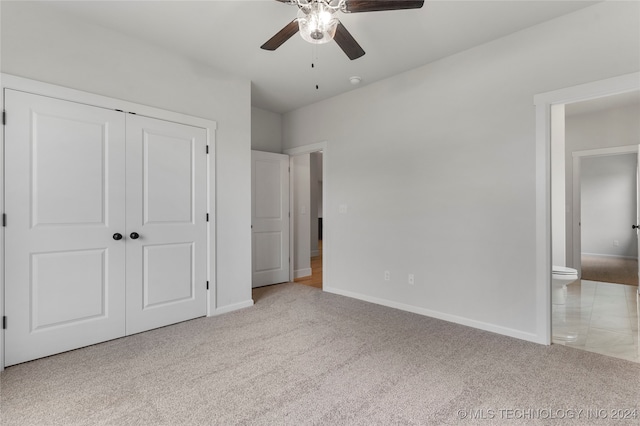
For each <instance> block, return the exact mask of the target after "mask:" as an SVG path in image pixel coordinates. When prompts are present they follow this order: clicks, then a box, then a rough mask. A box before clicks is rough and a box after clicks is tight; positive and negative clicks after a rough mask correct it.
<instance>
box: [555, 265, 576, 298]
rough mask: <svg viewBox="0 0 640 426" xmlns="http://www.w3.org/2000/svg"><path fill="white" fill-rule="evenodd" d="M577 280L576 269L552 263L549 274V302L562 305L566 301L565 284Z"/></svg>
mask: <svg viewBox="0 0 640 426" xmlns="http://www.w3.org/2000/svg"><path fill="white" fill-rule="evenodd" d="M577 280H578V271H577V270H575V269H573V268H567V267H565V266H555V265H554V266H553V270H552V274H551V302H552V303H553V304H554V305H564V304H565V303H566V302H567V284H571V283H572V282H574V281H577Z"/></svg>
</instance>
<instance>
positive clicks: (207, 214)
mask: <svg viewBox="0 0 640 426" xmlns="http://www.w3.org/2000/svg"><path fill="white" fill-rule="evenodd" d="M207 222H209V213H207Z"/></svg>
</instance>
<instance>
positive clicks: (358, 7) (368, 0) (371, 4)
mask: <svg viewBox="0 0 640 426" xmlns="http://www.w3.org/2000/svg"><path fill="white" fill-rule="evenodd" d="M423 5H424V0H346V2H345V5H344V10H343V11H344V12H346V13H359V12H378V11H384V10H401V9H420V8H421V7H422V6H423Z"/></svg>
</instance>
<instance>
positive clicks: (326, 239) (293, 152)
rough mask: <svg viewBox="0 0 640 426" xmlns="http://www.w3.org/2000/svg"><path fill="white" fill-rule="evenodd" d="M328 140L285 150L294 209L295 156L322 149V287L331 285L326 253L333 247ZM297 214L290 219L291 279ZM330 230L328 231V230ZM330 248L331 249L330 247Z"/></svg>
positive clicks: (290, 277)
mask: <svg viewBox="0 0 640 426" xmlns="http://www.w3.org/2000/svg"><path fill="white" fill-rule="evenodd" d="M327 146H328V143H327V141H321V142H317V143H312V144H309V145H302V146H299V147H296V148H290V149H285V150H283V151H282V152H283V154H287V155H288V156H289V167H291V171H290V172H289V211H293V201H294V190H293V189H294V179H293V176H294V173H293V167H294V165H293V157H295V156H297V155H304V154H311V153H312V152H318V151H322V228H323V229H322V251H323V256H322V288H323V289H326V288H328V287H330V286H329V285H327V282H328V281H327V277H328V276H329V274H328V273H327V256H326V255H325V253H326V252H327V247H329V248H330V247H331V231H330V227H329V226H327V223H331V219H329V221H327V205H328V202H327V157H328V155H327V154H328V153H327ZM295 217H296V215H295V214H292V215H291V220H290V221H289V253H290V256H291V261H290V262H289V281H293V280H294V278H295V277H294V271H293V264H294V259H295V251H294V247H295V244H294V237H295V234H294V231H295ZM327 231H328V232H327ZM329 250H330V249H329Z"/></svg>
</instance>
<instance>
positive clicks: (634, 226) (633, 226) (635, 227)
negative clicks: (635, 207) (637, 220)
mask: <svg viewBox="0 0 640 426" xmlns="http://www.w3.org/2000/svg"><path fill="white" fill-rule="evenodd" d="M638 228H640V226H638V225H631V229H638Z"/></svg>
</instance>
